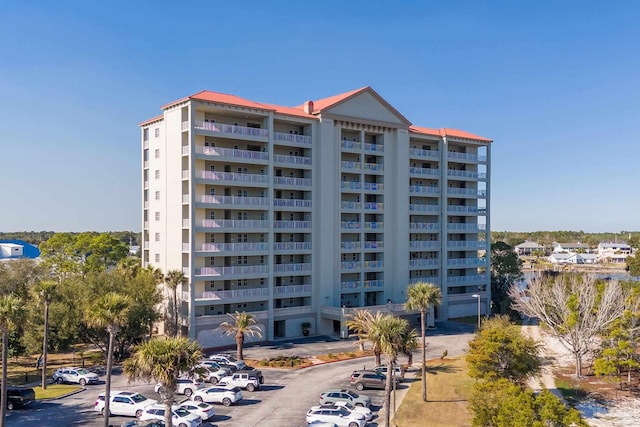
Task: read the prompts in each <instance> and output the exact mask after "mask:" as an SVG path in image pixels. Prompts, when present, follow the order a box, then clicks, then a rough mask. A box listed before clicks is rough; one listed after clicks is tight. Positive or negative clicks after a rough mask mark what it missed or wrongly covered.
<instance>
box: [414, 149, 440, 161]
mask: <svg viewBox="0 0 640 427" xmlns="http://www.w3.org/2000/svg"><path fill="white" fill-rule="evenodd" d="M409 154H410V155H411V157H418V158H421V159H439V158H440V152H439V151H437V150H419V149H416V148H411V149H410V150H409Z"/></svg>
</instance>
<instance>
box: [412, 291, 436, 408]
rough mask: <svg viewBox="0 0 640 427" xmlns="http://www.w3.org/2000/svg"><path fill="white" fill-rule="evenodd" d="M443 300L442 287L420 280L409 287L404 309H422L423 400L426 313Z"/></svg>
mask: <svg viewBox="0 0 640 427" xmlns="http://www.w3.org/2000/svg"><path fill="white" fill-rule="evenodd" d="M440 302H442V292H441V291H440V288H438V287H437V286H435V285H434V284H432V283H425V282H418V283H415V284H413V285H411V286H409V288H408V289H407V302H405V303H404V309H405V310H407V311H413V310H420V330H421V332H422V333H421V341H420V345H421V346H422V401H423V402H426V401H427V356H426V348H425V335H426V328H425V324H424V321H425V314H426V313H427V311H428V310H429V307H430V306H432V305H439V304H440Z"/></svg>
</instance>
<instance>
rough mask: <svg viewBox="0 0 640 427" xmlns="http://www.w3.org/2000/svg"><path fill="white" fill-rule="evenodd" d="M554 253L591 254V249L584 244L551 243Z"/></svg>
mask: <svg viewBox="0 0 640 427" xmlns="http://www.w3.org/2000/svg"><path fill="white" fill-rule="evenodd" d="M553 252H554V253H562V252H565V253H572V252H585V253H591V247H590V246H589V245H587V244H586V243H580V242H578V243H555V242H554V243H553Z"/></svg>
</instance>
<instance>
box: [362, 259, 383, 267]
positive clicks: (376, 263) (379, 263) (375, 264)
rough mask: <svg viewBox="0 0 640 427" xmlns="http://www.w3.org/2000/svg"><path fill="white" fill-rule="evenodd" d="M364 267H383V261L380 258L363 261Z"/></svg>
mask: <svg viewBox="0 0 640 427" xmlns="http://www.w3.org/2000/svg"><path fill="white" fill-rule="evenodd" d="M363 266H364V268H384V261H382V260H374V261H364V263H363Z"/></svg>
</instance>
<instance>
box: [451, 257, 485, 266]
mask: <svg viewBox="0 0 640 427" xmlns="http://www.w3.org/2000/svg"><path fill="white" fill-rule="evenodd" d="M486 264H487V259H486V258H449V259H448V260H447V267H456V266H464V267H479V266H484V265H486Z"/></svg>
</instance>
